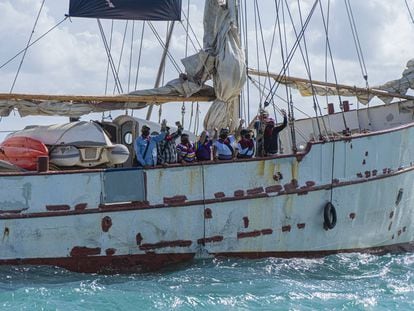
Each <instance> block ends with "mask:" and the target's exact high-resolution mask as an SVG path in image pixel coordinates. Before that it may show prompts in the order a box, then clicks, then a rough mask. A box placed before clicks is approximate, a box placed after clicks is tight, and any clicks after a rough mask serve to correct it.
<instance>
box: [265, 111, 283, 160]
mask: <svg viewBox="0 0 414 311" xmlns="http://www.w3.org/2000/svg"><path fill="white" fill-rule="evenodd" d="M281 113H282V116H283V123H282V124H281V125H278V126H276V125H275V120H273V119H272V118H267V119H266V126H265V129H264V133H263V147H264V152H265V155H273V154H276V153H278V151H279V149H278V147H279V146H278V145H279V133H280V132H281V131H282V130H283V129H284V128H285V127H286V126H287V115H286V111H285V110H284V109H282V110H281Z"/></svg>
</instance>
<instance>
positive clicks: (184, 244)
mask: <svg viewBox="0 0 414 311" xmlns="http://www.w3.org/2000/svg"><path fill="white" fill-rule="evenodd" d="M191 244H193V242H192V241H190V240H177V241H161V242H158V243H153V244H149V243H146V244H142V245H141V246H140V247H139V249H140V250H142V251H149V250H154V249H160V248H167V247H174V248H175V247H190V246H191Z"/></svg>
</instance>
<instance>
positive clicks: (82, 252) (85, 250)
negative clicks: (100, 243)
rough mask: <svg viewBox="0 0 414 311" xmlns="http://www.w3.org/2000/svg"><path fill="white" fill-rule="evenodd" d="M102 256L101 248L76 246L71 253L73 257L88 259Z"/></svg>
mask: <svg viewBox="0 0 414 311" xmlns="http://www.w3.org/2000/svg"><path fill="white" fill-rule="evenodd" d="M99 254H101V248H100V247H95V248H91V247H86V246H75V247H74V248H72V250H71V251H70V256H71V257H88V256H96V255H99Z"/></svg>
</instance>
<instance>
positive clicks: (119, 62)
mask: <svg viewBox="0 0 414 311" xmlns="http://www.w3.org/2000/svg"><path fill="white" fill-rule="evenodd" d="M128 22H129V21H126V22H125V30H124V36H123V38H122V45H121V53H120V55H119V60H118V67H117V69H116V73H117V76H118V77H119V72H120V70H121V62H122V56H123V55H124V47H125V40H126V35H127V31H128ZM122 92H123V91H122ZM113 94H115V87H114V90H113Z"/></svg>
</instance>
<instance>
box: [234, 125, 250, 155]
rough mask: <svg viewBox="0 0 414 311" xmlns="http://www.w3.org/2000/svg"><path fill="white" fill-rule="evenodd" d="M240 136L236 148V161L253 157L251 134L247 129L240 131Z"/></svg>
mask: <svg viewBox="0 0 414 311" xmlns="http://www.w3.org/2000/svg"><path fill="white" fill-rule="evenodd" d="M240 136H241V139H240V141H239V143H238V144H237V148H236V157H237V158H238V159H250V158H252V157H253V155H254V149H255V148H254V147H255V144H254V140H253V138H252V136H251V133H250V131H249V130H248V129H243V130H241V131H240Z"/></svg>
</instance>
